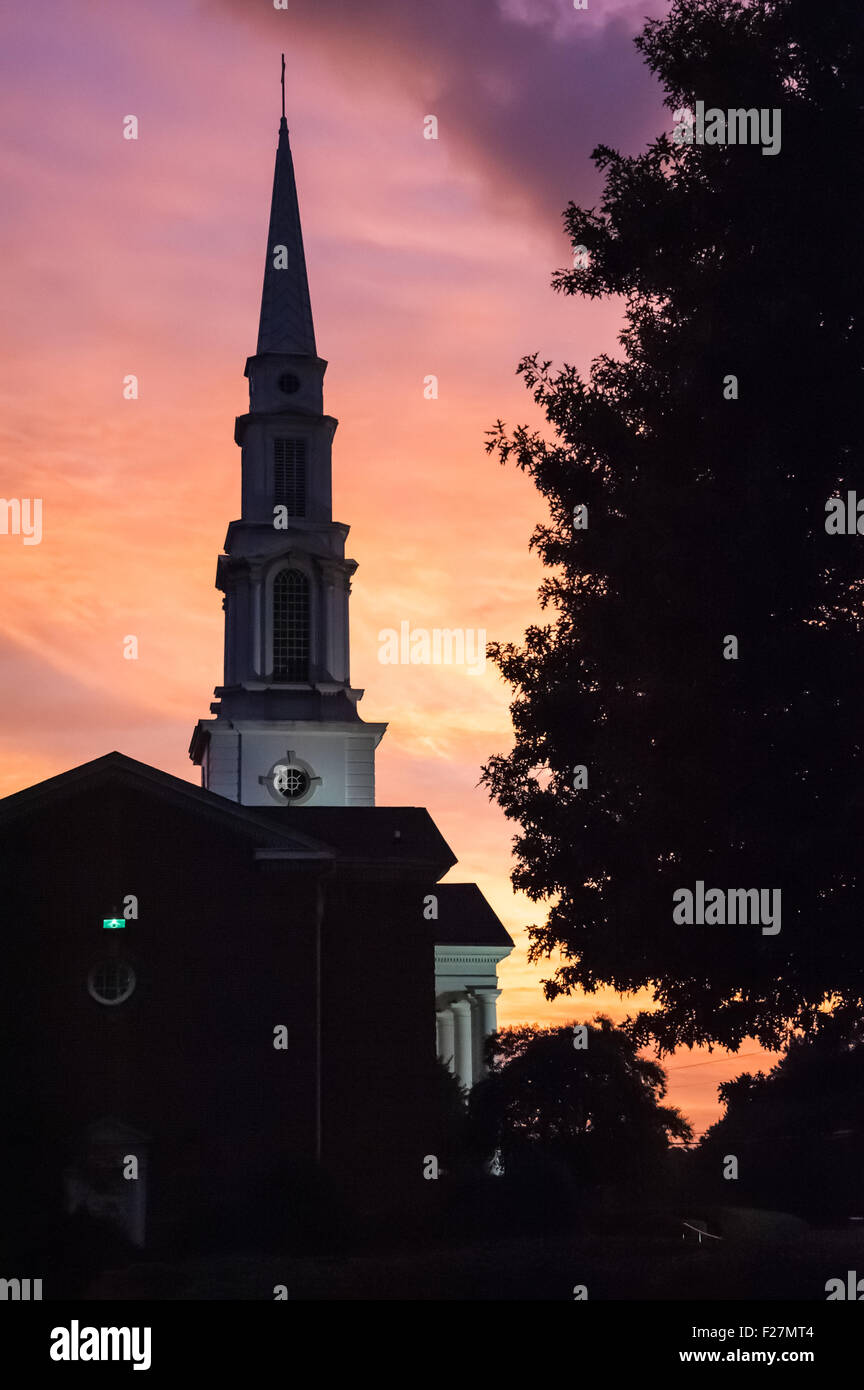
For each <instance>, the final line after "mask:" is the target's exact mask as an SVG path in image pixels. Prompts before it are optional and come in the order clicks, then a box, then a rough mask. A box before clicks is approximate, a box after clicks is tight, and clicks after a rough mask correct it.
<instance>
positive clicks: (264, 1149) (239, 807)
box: [0, 116, 513, 1297]
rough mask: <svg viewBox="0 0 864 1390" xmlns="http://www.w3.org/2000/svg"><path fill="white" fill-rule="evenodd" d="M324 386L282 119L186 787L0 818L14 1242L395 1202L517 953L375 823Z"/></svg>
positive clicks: (63, 786)
mask: <svg viewBox="0 0 864 1390" xmlns="http://www.w3.org/2000/svg"><path fill="white" fill-rule="evenodd" d="M325 369H326V362H324V361H323V360H322V359H321V358H320V357H319V356H318V355H317V350H316V345H315V336H314V328H313V321H312V312H311V307H310V298H309V289H308V283H307V275H306V265H305V257H304V253H303V242H302V234H301V228H300V217H299V210H298V202H297V192H296V185H295V178H294V169H293V161H292V155H291V150H290V145H289V139H288V130H287V126H286V123H285V118H284V116H283V118H282V123H281V127H280V131H279V144H278V151H277V156H276V170H275V177H274V184H273V197H272V205H271V214H270V226H269V234H268V243H267V260H266V269H265V275H264V288H263V295H262V306H261V318H260V329H259V336H258V345H257V351H256V354H255V356H254V357H251V358H250V359H249V360H248V362H247V364H246V376H247V377H248V380H249V394H250V403H249V410H248V412H247V413H246V414H245V415H243V416H241V417H240V418H239V419H238V420H237V422H236V428H235V439H236V441H237V443H238V444H239V446H240V448H241V474H242V487H241V497H242V501H241V515H240V517H239V519H238V520H235V521H232V522H231V524H230V525H229V528H228V534H227V537H226V541H225V548H224V553H223V554H222V555H220V556H219V559H218V564H217V574H216V584H217V587H218V588H219V589H220V590H221V592H222V594H223V607H224V610H225V660H224V681H223V684H222V685H221V686H220V687H218V688H217V690H216V691H215V700H214V703H213V704H212V705H211V716H212V717H210V718H207V719H201V720H199V722H198V724H197V725H196V727H195V730H194V732H193V735H192V741H191V745H190V756H191V757H192V759H193V761H194V762H195V764H196V765H198V766H199V767H200V769H201V786H200V787H196V786H195V785H194V784H192V783H191V782H187V781H184V780H183V779H180V778H177V777H173V776H170V775H168V774H166V773H164V772H161V771H159V770H157V769H155V768H152V767H149V766H147V765H146V764H143V763H140V762H136V761H134V760H132V759H130V758H127V757H125V756H123V755H122V754H120V753H109V754H107V755H106V756H105V757H103V758H99V759H97V760H95V761H94V762H91V763H88V764H85V765H83V766H81V767H78V768H75V769H73V770H71V771H70V772H66V773H63V774H61V775H59V776H57V777H54V778H51V779H49V780H48V781H46V782H43V783H40V784H39V785H37V786H34V787H30V788H28V789H26V790H25V791H22V792H19V793H16V794H15V795H13V796H9V797H6V798H5V799H3V800H2V801H0V854H2V862H3V867H4V870H5V873H4V880H5V882H6V884H7V885H8V891H7V892H6V895H5V906H6V921H7V933H6V966H7V968H6V970H5V971H4V972H3V976H2V981H0V1070H2V1073H3V1075H2V1089H3V1094H4V1097H5V1115H4V1135H3V1139H2V1145H0V1160H2V1182H0V1194H2V1202H3V1206H4V1210H3V1212H2V1213H0V1218H2V1220H3V1222H4V1223H5V1224H4V1229H7V1230H10V1229H13V1228H14V1227H15V1225H16V1222H17V1223H18V1225H19V1226H20V1228H21V1230H22V1232H23V1231H25V1230H27V1229H30V1226H32V1222H33V1221H34V1220H35V1219H36V1218H37V1216H38V1214H39V1213H44V1212H45V1211H49V1210H52V1209H53V1205H56V1203H57V1202H59V1203H60V1204H61V1205H62V1208H63V1210H65V1212H66V1213H67V1215H74V1214H76V1213H86V1214H88V1215H89V1216H91V1217H97V1218H100V1219H103V1220H108V1221H109V1222H111V1223H113V1224H114V1225H115V1226H116V1227H117V1228H119V1229H120V1230H122V1231H123V1233H124V1234H125V1236H126V1237H127V1239H129V1240H131V1241H132V1242H133V1243H134V1244H137V1245H140V1246H145V1245H149V1244H151V1243H153V1242H154V1241H155V1243H156V1244H157V1246H158V1245H159V1243H160V1241H161V1242H162V1243H163V1244H164V1242H165V1241H166V1240H167V1239H168V1233H169V1232H173V1233H175V1234H176V1232H178V1231H181V1230H182V1229H183V1228H184V1223H186V1224H188V1223H189V1222H190V1220H191V1221H192V1223H193V1225H194V1222H195V1221H196V1220H197V1221H198V1222H199V1224H203V1225H205V1226H206V1225H208V1224H209V1225H211V1226H213V1227H217V1228H219V1229H220V1230H226V1231H228V1230H230V1229H231V1228H232V1223H233V1226H234V1229H236V1232H237V1233H238V1238H240V1237H242V1236H243V1235H244V1234H245V1235H246V1236H247V1237H248V1236H250V1233H253V1232H254V1226H255V1222H256V1220H260V1221H263V1223H264V1225H265V1226H267V1227H269V1228H271V1229H275V1227H276V1226H278V1219H277V1218H278V1214H279V1213H282V1214H283V1215H284V1214H285V1213H286V1212H294V1213H295V1215H296V1213H297V1212H299V1210H300V1207H301V1205H302V1203H300V1202H299V1201H296V1200H293V1198H292V1193H294V1191H295V1188H294V1187H292V1183H294V1184H299V1186H297V1187H296V1191H297V1192H299V1191H300V1190H301V1188H302V1184H303V1183H305V1184H306V1185H307V1188H308V1184H309V1183H311V1182H314V1178H313V1177H311V1176H310V1174H311V1173H313V1172H323V1173H326V1174H327V1175H328V1178H329V1179H330V1180H332V1182H333V1183H334V1184H335V1188H336V1189H339V1190H340V1191H341V1192H342V1193H343V1194H344V1196H345V1198H346V1201H349V1202H356V1203H357V1204H358V1205H359V1206H363V1205H364V1204H365V1205H367V1206H374V1205H375V1203H376V1202H378V1203H379V1204H380V1203H381V1202H382V1201H385V1200H387V1199H389V1198H390V1197H392V1196H393V1195H394V1194H396V1193H401V1194H407V1195H408V1196H409V1199H410V1193H411V1192H414V1191H416V1190H417V1188H418V1185H420V1186H422V1184H423V1166H424V1162H425V1159H426V1157H427V1156H428V1155H429V1154H435V1152H436V1144H437V1142H438V1135H437V1131H436V1124H437V1120H436V1116H435V1113H434V1108H433V1109H430V1105H429V1104H428V1098H429V1097H430V1096H431V1095H432V1094H433V1093H434V1091H435V1087H436V1061H435V1058H436V1051H437V1055H438V1057H439V1058H440V1059H441V1060H442V1061H443V1062H444V1063H445V1064H446V1066H448V1067H449V1069H450V1070H451V1072H452V1073H453V1074H454V1075H455V1076H456V1077H457V1078H458V1080H459V1081H460V1082H461V1083H462V1084H463V1085H465V1086H470V1085H472V1084H473V1083H474V1082H475V1081H476V1080H477V1078H478V1077H479V1076H480V1074H481V1072H482V1053H483V1044H484V1040H485V1038H486V1037H487V1036H488V1034H489V1033H490V1032H492V1031H494V1029H495V1026H496V999H497V996H498V992H499V991H498V982H497V966H498V963H499V961H500V960H501V959H503V958H504V957H505V956H506V955H508V954H509V952H510V951H511V950H512V946H513V943H512V941H511V939H510V937H509V936H508V935H507V933H506V931H505V929H504V927H503V926H502V924H501V923H500V921H499V920H498V918H497V917H496V916H495V914H494V912H493V911H492V909H491V908H490V907H489V905H488V903H487V902H486V901H485V899H484V898H483V896H482V894H481V893H480V890H479V889H478V888H477V887H476V885H474V884H460V883H450V882H447V883H441V882H440V880H441V879H442V878H443V877H444V875H445V874H447V873H448V872H449V870H450V869H451V868H452V867H453V865H454V864H455V862H456V861H455V858H454V856H453V854H452V851H451V850H450V848H449V847H448V845H447V844H446V843H445V841H444V839H443V838H442V836H441V834H440V832H439V831H438V830H437V828H436V826H435V825H434V823H433V822H432V820H431V818H430V817H429V815H428V813H427V812H426V811H425V810H423V809H421V808H418V807H378V806H376V804H375V752H376V749H377V747H378V745H379V744H380V742H381V739H382V738H383V736H384V733H385V729H386V725H384V724H380V723H366V722H364V721H363V720H362V719H361V718H360V716H359V713H358V709H357V706H358V703H359V701H360V699H361V696H362V694H363V692H362V691H361V690H357V689H355V688H354V687H352V685H351V680H350V670H349V637H348V603H349V595H350V589H351V580H352V577H353V574H354V571H355V569H356V565H355V562H354V561H352V560H351V559H349V558H346V554H345V541H346V538H347V535H348V527H347V526H345V525H344V524H342V523H341V522H337V521H334V520H333V513H332V500H331V491H332V489H331V478H332V473H331V445H332V441H333V435H334V432H335V429H336V423H337V422H336V421H335V420H334V419H333V418H332V417H330V416H327V415H325V414H324V413H323V386H322V383H323V377H324V372H325ZM292 1175H293V1176H292ZM300 1175H302V1176H300ZM303 1190H306V1189H305V1188H304V1189H303ZM250 1193H255V1194H257V1198H256V1200H258V1199H260V1205H259V1206H258V1207H257V1208H256V1207H255V1201H254V1200H253V1199H252V1198H251V1197H250ZM250 1202H251V1205H250ZM262 1213H263V1215H262ZM190 1214H193V1215H190ZM297 1219H300V1218H299V1216H298V1218H297ZM28 1222H29V1223H30V1226H28ZM22 1239H23V1236H22ZM25 1243H26V1242H25ZM25 1272H26V1271H25ZM37 1272H38V1271H37ZM46 1296H49V1297H50V1291H48V1290H46Z"/></svg>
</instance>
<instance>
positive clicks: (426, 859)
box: [0, 752, 456, 879]
mask: <svg viewBox="0 0 864 1390" xmlns="http://www.w3.org/2000/svg"><path fill="white" fill-rule="evenodd" d="M100 786H106V787H107V786H121V787H128V788H130V789H133V790H134V789H136V788H137V789H139V790H141V791H146V792H149V793H150V794H151V795H154V796H156V797H157V798H159V799H162V800H164V801H165V802H166V804H168V805H173V806H175V807H177V808H178V809H185V810H191V811H193V812H194V813H195V814H197V815H200V816H203V817H205V818H206V819H208V820H211V821H214V822H216V823H221V824H222V825H224V826H225V827H226V828H230V829H231V830H233V831H234V832H235V833H238V834H241V835H243V836H245V837H246V838H248V839H249V840H251V841H252V842H253V843H254V844H255V845H256V846H257V847H259V848H261V849H272V850H276V851H278V850H283V851H288V852H292V853H294V854H297V855H299V856H301V857H304V858H305V857H308V858H315V859H338V860H340V861H345V860H348V861H352V860H354V861H357V860H364V861H372V862H374V863H386V864H389V865H411V866H412V867H414V868H417V866H421V867H425V869H426V871H427V872H428V873H429V875H430V877H433V879H434V878H440V876H441V875H442V874H444V873H446V872H447V870H448V869H450V868H452V866H453V865H454V864H455V863H456V856H455V855H454V854H453V851H452V850H451V849H450V846H449V845H448V844H447V842H446V840H445V839H444V837H443V835H442V834H441V832H440V830H439V829H438V827H437V826H436V824H435V822H434V821H433V820H432V817H431V816H430V815H429V812H428V811H427V810H425V809H424V808H423V807H419V806H402V807H399V806H380V807H379V806H316V807H313V806H303V807H288V806H286V807H284V808H282V807H277V806H273V807H268V806H242V805H240V804H239V803H237V802H235V801H229V800H228V799H227V798H226V797H224V796H218V795H217V794H216V793H215V792H211V791H207V790H206V789H205V788H204V787H199V786H196V785H195V784H194V783H193V782H187V781H186V780H185V778H182V777H175V776H173V774H172V773H170V772H162V771H161V770H160V769H159V768H155V767H151V766H150V764H149V763H142V762H138V761H137V759H135V758H129V757H127V756H126V754H125V753H118V752H113V753H106V754H105V755H104V756H103V757H101V758H94V759H93V760H92V761H91V762H88V763H82V764H81V765H80V766H79V767H73V768H71V769H70V770H69V771H68V772H61V773H59V774H58V775H57V776H56V777H49V778H47V779H46V780H45V781H44V782H37V783H36V784H35V785H34V786H32V787H27V788H25V789H24V790H23V791H20V792H13V793H12V795H11V796H7V797H3V798H2V799H0V825H3V824H10V823H12V822H14V821H16V820H20V819H24V818H25V817H27V816H29V815H33V814H36V813H38V812H39V811H40V810H41V809H42V808H43V807H46V806H48V805H50V804H51V803H57V802H62V801H63V800H65V799H69V798H71V797H73V796H75V795H76V794H77V793H79V792H81V791H85V790H89V789H90V788H92V787H100Z"/></svg>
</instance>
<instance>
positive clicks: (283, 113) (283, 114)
mask: <svg viewBox="0 0 864 1390" xmlns="http://www.w3.org/2000/svg"><path fill="white" fill-rule="evenodd" d="M282 119H283V121H284V119H285V54H284V53H283V54H282Z"/></svg>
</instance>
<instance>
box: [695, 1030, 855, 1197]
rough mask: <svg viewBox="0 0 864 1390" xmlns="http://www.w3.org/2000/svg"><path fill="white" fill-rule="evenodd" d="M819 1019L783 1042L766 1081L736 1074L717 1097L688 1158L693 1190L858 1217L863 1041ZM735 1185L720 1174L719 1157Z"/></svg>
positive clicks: (761, 1074)
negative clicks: (731, 1162)
mask: <svg viewBox="0 0 864 1390" xmlns="http://www.w3.org/2000/svg"><path fill="white" fill-rule="evenodd" d="M855 1033H856V1037H855V1039H854V1040H852V1041H850V1040H849V1038H848V1030H847V1028H846V1027H843V1028H839V1027H838V1026H836V1024H835V1023H834V1021H833V1020H826V1021H825V1023H824V1024H823V1026H821V1027H820V1028H819V1029H818V1030H817V1032H816V1034H815V1036H813V1037H808V1038H801V1037H797V1038H793V1039H792V1041H791V1042H790V1044H789V1047H788V1049H787V1051H786V1053H785V1054H784V1056H783V1057H782V1058H781V1059H780V1061H779V1062H778V1063H777V1065H776V1066H774V1067H773V1068H772V1069H771V1070H770V1071H769V1072H768V1074H767V1075H766V1074H765V1073H764V1072H761V1071H760V1072H756V1073H755V1074H753V1073H750V1072H742V1073H741V1074H740V1075H739V1076H736V1077H735V1078H734V1079H733V1080H731V1081H726V1082H724V1083H723V1084H722V1085H721V1086H720V1087H719V1088H718V1093H719V1096H720V1099H721V1101H722V1102H723V1103H724V1105H725V1107H726V1108H725V1114H724V1115H723V1117H722V1119H721V1120H719V1121H718V1122H717V1124H714V1125H712V1126H711V1128H710V1129H709V1130H707V1131H706V1133H705V1135H704V1137H703V1139H702V1142H701V1144H700V1145H699V1148H698V1150H697V1151H696V1153H695V1154H694V1155H693V1161H694V1167H695V1169H696V1171H697V1173H698V1175H699V1176H700V1178H701V1179H702V1191H703V1192H705V1193H707V1192H710V1193H711V1194H712V1195H714V1196H715V1197H716V1198H717V1199H718V1200H719V1199H721V1198H724V1199H725V1200H727V1201H730V1202H733V1203H740V1202H741V1201H742V1200H746V1201H749V1202H756V1203H758V1204H760V1205H762V1206H770V1207H775V1208H778V1207H779V1208H781V1209H784V1210H791V1211H795V1212H799V1213H801V1214H803V1215H807V1216H815V1217H822V1218H826V1217H846V1216H852V1215H857V1216H862V1215H864V1200H862V1198H864V1194H862V1188H861V1172H862V1168H864V1040H862V1027H861V1025H858V1026H857V1028H856V1029H855ZM729 1158H734V1159H735V1160H736V1162H737V1177H736V1178H734V1179H731V1180H730V1179H727V1178H724V1176H723V1171H724V1168H728V1159H729Z"/></svg>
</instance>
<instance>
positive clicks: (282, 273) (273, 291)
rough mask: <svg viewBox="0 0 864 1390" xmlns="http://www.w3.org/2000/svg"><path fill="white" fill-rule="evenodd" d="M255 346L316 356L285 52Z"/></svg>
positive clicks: (263, 351) (263, 349)
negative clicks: (291, 137)
mask: <svg viewBox="0 0 864 1390" xmlns="http://www.w3.org/2000/svg"><path fill="white" fill-rule="evenodd" d="M258 352H259V354H260V353H272V352H279V353H297V354H299V355H301V356H303V357H316V356H317V352H316V348H315V329H314V327H313V324H312V305H311V302H310V299H309V281H308V279H307V276H306V257H305V255H304V254H303V233H302V231H301V230H300V208H299V205H298V202H297V184H296V182H295V179H294V161H293V159H292V157H291V145H290V142H289V139H288V123H287V121H286V120H285V55H284V53H283V55H282V119H281V120H280V122H279V145H278V148H277V150H276V168H275V171H274V174H273V197H272V201H271V204H270V228H269V231H268V233H267V257H266V260H265V262H264V291H263V293H262V295H261V320H260V324H259V327H258Z"/></svg>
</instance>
